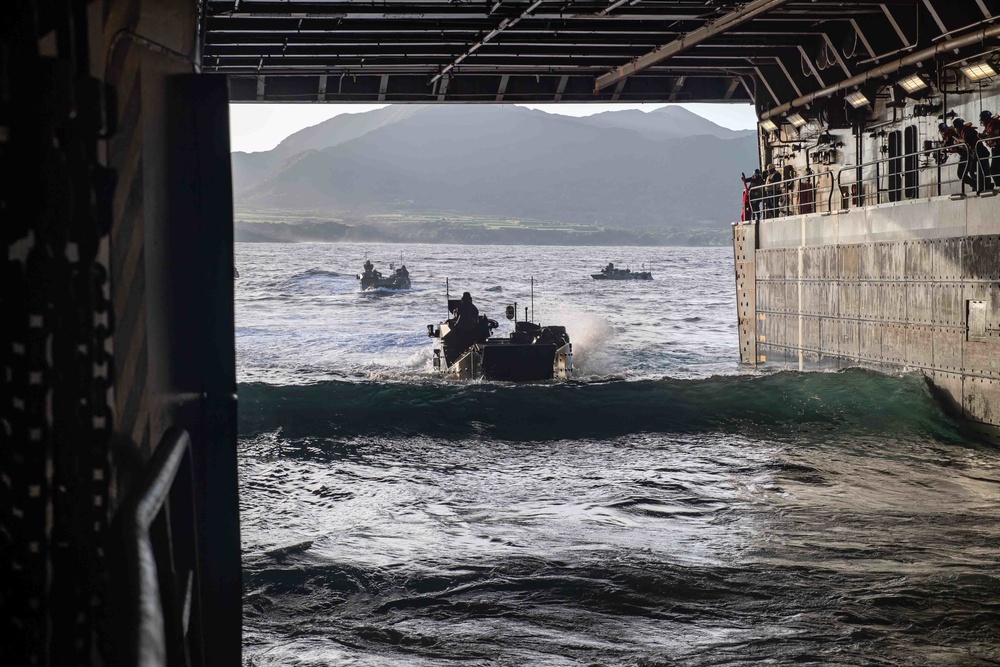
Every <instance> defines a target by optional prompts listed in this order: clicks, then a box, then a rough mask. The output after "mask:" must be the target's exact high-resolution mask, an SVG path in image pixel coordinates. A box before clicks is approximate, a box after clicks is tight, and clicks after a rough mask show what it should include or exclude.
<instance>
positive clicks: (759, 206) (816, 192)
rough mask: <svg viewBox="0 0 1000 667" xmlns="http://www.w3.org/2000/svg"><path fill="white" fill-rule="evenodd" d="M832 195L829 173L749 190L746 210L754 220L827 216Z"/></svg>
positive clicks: (786, 180)
mask: <svg viewBox="0 0 1000 667" xmlns="http://www.w3.org/2000/svg"><path fill="white" fill-rule="evenodd" d="M833 194H834V176H833V172H832V171H821V172H818V173H815V174H805V175H804V176H796V177H795V178H788V179H784V180H781V181H777V182H775V183H765V184H763V185H755V186H753V187H752V188H750V195H749V199H750V210H751V212H752V213H753V217H754V218H755V219H760V218H781V217H784V216H788V215H803V214H808V213H827V212H829V211H830V210H831V208H830V207H831V206H832V204H833Z"/></svg>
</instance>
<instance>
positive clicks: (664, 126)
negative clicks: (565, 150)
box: [580, 106, 757, 139]
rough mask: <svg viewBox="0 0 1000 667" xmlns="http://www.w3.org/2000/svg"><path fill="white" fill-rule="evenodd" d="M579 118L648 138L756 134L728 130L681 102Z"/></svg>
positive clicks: (729, 137)
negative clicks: (633, 131)
mask: <svg viewBox="0 0 1000 667" xmlns="http://www.w3.org/2000/svg"><path fill="white" fill-rule="evenodd" d="M580 120H581V121H583V122H585V123H588V124H590V125H598V126H601V127H617V128H622V129H628V130H636V131H638V132H641V133H642V134H643V135H644V136H646V137H648V138H650V139H678V138H681V137H695V136H698V135H704V134H707V135H711V136H713V137H717V138H719V139H736V138H739V137H754V136H756V134H757V133H756V131H754V130H730V129H729V128H726V127H722V126H721V125H717V124H715V123H713V122H712V121H710V120H708V119H707V118H702V117H701V116H699V115H698V114H696V113H694V112H693V111H688V110H687V109H685V108H684V107H680V106H666V107H661V108H659V109H655V110H653V111H649V112H645V111H640V110H638V109H626V110H623V111H605V112H603V113H597V114H594V115H592V116H587V117H585V118H581V119H580Z"/></svg>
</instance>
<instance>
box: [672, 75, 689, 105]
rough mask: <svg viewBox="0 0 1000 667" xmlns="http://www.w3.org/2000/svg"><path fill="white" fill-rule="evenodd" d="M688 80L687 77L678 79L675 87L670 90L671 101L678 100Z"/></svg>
mask: <svg viewBox="0 0 1000 667" xmlns="http://www.w3.org/2000/svg"><path fill="white" fill-rule="evenodd" d="M686 79H687V77H686V76H679V77H677V81H675V82H674V87H673V88H672V89H671V90H670V98H669V101H670V102H673V101H674V100H676V99H677V95H678V94H679V93H680V92H681V88H683V87H684V81H685V80H686Z"/></svg>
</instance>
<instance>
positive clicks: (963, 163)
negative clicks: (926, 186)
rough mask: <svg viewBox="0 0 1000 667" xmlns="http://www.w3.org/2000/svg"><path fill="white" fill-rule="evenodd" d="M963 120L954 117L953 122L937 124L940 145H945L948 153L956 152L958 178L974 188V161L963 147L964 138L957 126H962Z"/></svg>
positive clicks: (963, 124)
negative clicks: (939, 133) (950, 123)
mask: <svg viewBox="0 0 1000 667" xmlns="http://www.w3.org/2000/svg"><path fill="white" fill-rule="evenodd" d="M964 126H965V121H964V120H962V119H961V118H956V119H955V122H954V123H952V125H951V126H949V125H948V124H947V123H941V124H940V125H938V131H940V132H941V145H942V146H944V147H946V148H947V150H948V152H949V153H958V179H959V180H960V181H961V182H962V183H963V184H964V185H968V186H970V187H971V188H972V189H973V190H975V189H976V176H975V172H974V171H973V170H974V169H975V161H973V160H970V159H969V156H970V155H971V153H970V152H969V151H968V149H967V148H965V147H964V143H965V142H964V139H963V137H962V134H961V133H959V131H958V128H959V127H964ZM963 190H964V188H963Z"/></svg>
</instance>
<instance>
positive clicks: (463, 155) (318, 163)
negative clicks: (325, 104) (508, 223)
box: [233, 105, 757, 230]
mask: <svg viewBox="0 0 1000 667" xmlns="http://www.w3.org/2000/svg"><path fill="white" fill-rule="evenodd" d="M637 114H638V115H637ZM756 163H757V151H756V138H755V136H754V134H753V133H752V132H751V133H749V134H748V133H745V132H734V131H732V130H727V129H726V128H723V127H720V126H718V125H715V124H714V123H711V122H710V121H707V120H705V119H704V118H701V117H700V116H697V115H696V114H693V113H691V112H689V111H687V110H686V109H683V108H681V107H664V108H663V109H660V110H657V111H653V112H649V113H643V112H641V111H616V112H608V113H603V114H596V115H594V116H590V117H586V118H571V117H567V116H561V115H557V114H549V113H545V112H542V111H533V110H529V109H524V108H521V107H515V106H490V105H468V106H457V105H455V106H443V105H442V106H418V105H410V106H407V105H397V106H391V107H387V108H384V109H380V110H377V111H373V112H368V113H364V114H352V115H342V116H337V117H335V118H333V119H331V120H329V121H326V122H324V123H321V124H319V125H316V126H314V127H311V128H307V129H305V130H302V131H301V132H298V133H296V134H293V135H291V136H290V137H288V139H286V140H285V141H284V142H282V144H280V145H279V146H278V147H276V148H275V149H274V150H273V151H268V152H266V153H252V154H246V153H236V154H234V160H233V179H234V187H235V190H236V203H237V206H238V207H240V208H243V209H265V208H280V209H300V210H301V209H313V210H328V211H331V212H346V213H351V214H355V215H367V214H372V213H379V212H400V213H407V214H409V213H420V212H433V213H438V212H440V213H447V214H450V215H467V216H511V217H525V218H533V219H538V220H551V221H562V222H567V223H572V224H588V225H598V226H604V225H606V226H612V227H622V228H633V229H651V230H659V229H664V228H674V229H690V228H695V227H702V226H711V227H715V228H718V227H719V226H721V225H723V224H727V223H729V222H731V221H732V220H734V219H736V218H737V217H738V215H739V207H740V193H741V185H740V182H739V173H740V171H746V170H749V169H752V168H753V167H754V165H755V164H756ZM727 193H728V194H727Z"/></svg>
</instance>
